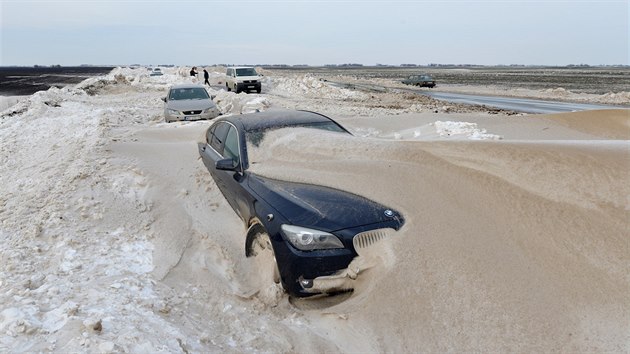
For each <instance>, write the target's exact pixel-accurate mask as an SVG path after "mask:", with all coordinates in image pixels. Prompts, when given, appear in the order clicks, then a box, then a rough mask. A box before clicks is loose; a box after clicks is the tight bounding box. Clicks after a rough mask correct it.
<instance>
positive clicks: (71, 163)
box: [0, 68, 630, 353]
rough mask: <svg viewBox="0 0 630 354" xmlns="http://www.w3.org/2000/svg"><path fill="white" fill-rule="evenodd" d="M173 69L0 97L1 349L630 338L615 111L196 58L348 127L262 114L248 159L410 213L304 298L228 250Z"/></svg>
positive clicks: (351, 346)
mask: <svg viewBox="0 0 630 354" xmlns="http://www.w3.org/2000/svg"><path fill="white" fill-rule="evenodd" d="M188 70H189V68H164V69H163V71H164V75H163V76H161V77H160V76H158V77H151V76H149V71H148V70H146V68H136V69H129V68H116V69H114V70H113V71H112V72H111V73H109V74H107V75H104V76H100V77H94V78H91V79H88V80H85V81H84V82H82V83H80V84H78V85H74V86H67V87H64V88H51V89H49V90H47V91H42V92H38V93H36V94H34V95H31V96H29V97H25V98H23V99H21V100H20V101H19V102H18V103H17V104H15V105H12V106H11V107H9V108H8V109H6V110H4V111H2V112H1V113H0V171H1V173H0V352H3V353H4V352H64V353H65V352H99V353H113V352H116V353H119V352H131V353H152V352H186V353H190V352H221V353H223V352H239V353H240V352H295V351H297V352H416V351H427V352H446V351H451V352H465V351H490V352H504V351H519V352H554V351H565V352H601V351H612V352H627V351H628V343H630V341H629V338H628V333H630V331H629V330H628V323H630V322H629V321H628V318H630V315H629V313H628V309H630V306H628V305H629V304H628V296H627V289H628V278H627V269H628V243H627V230H628V221H627V212H628V209H629V207H628V201H627V196H628V194H629V193H630V191H629V187H628V184H627V183H626V181H627V180H628V178H629V176H628V171H630V169H629V168H628V152H627V136H628V125H627V111H600V112H581V113H571V114H566V115H549V116H534V115H529V116H527V115H507V114H502V113H501V112H486V111H482V110H479V109H473V108H471V109H468V108H466V107H464V106H450V105H449V106H443V105H441V106H435V102H432V101H429V100H425V99H419V98H417V97H415V96H412V95H400V94H391V93H378V92H373V93H369V94H368V93H365V92H357V91H352V90H347V89H342V88H339V87H336V86H333V85H331V84H330V83H328V82H326V81H321V80H319V79H316V78H315V77H313V76H310V75H293V74H286V75H282V74H277V73H275V72H273V71H271V70H266V71H265V72H264V74H265V76H264V78H263V80H264V81H263V92H262V93H261V94H245V93H239V94H235V93H234V92H227V91H226V90H225V89H224V86H223V84H224V75H223V73H222V69H221V68H209V71H210V72H211V73H212V75H211V84H212V86H211V87H209V88H208V92H209V93H210V95H212V96H214V100H215V102H216V103H217V105H218V107H219V109H220V110H221V112H222V113H223V114H224V115H236V114H242V113H248V112H253V111H256V110H261V111H262V110H273V109H281V108H298V109H310V110H313V111H317V112H322V113H325V114H327V115H329V116H331V117H332V118H335V119H336V120H338V121H339V122H340V123H341V124H342V125H344V126H345V127H347V128H348V129H349V130H350V131H352V132H353V133H354V136H349V135H339V134H334V133H324V132H319V131H311V130H306V129H295V130H294V131H292V130H291V129H283V130H279V131H276V132H270V133H269V135H268V136H267V137H266V139H267V140H265V141H264V142H263V144H262V145H261V146H260V147H259V149H258V150H253V151H251V153H252V161H253V162H256V164H253V163H252V169H253V171H254V172H257V173H260V174H264V175H267V176H269V177H274V178H281V179H289V180H296V181H299V182H305V183H317V184H322V185H327V186H330V187H334V188H340V189H343V190H348V191H350V192H353V193H356V194H360V195H363V196H365V197H368V198H370V199H373V200H375V201H378V202H381V203H384V204H386V205H388V206H391V207H392V208H396V210H400V211H401V212H402V213H403V215H404V216H405V219H406V223H405V227H404V228H403V229H402V230H401V231H399V232H397V233H395V235H394V237H392V239H391V240H390V241H388V242H386V243H384V244H382V245H379V246H378V247H381V248H377V249H375V250H372V251H373V252H374V253H376V254H377V255H383V257H381V258H386V262H384V264H383V265H382V266H381V267H375V268H373V269H370V270H369V272H366V273H364V274H361V275H362V276H361V277H360V278H359V279H358V281H357V284H356V287H355V291H354V292H353V293H351V294H345V295H344V296H340V297H334V298H332V299H331V298H323V299H309V300H307V301H298V300H296V299H290V298H289V297H288V296H287V295H285V294H282V293H279V292H277V290H278V289H277V288H276V289H271V291H268V292H266V293H265V290H269V288H262V289H261V288H260V287H259V285H258V284H257V281H256V280H257V278H256V275H257V270H256V266H257V263H256V262H255V261H254V260H252V259H247V258H245V257H244V240H243V237H244V233H245V226H244V225H243V223H242V222H241V220H239V218H238V216H237V215H236V214H235V213H234V212H233V211H232V209H231V208H230V206H229V204H228V203H227V202H226V201H225V199H224V198H223V196H222V194H221V192H220V191H219V189H218V187H217V186H216V185H215V184H214V182H213V180H212V178H211V177H210V174H209V172H208V170H207V169H206V167H205V166H204V165H203V163H202V162H201V161H200V160H199V154H198V145H197V143H198V142H199V139H200V137H204V136H205V131H206V129H207V128H208V127H209V126H210V125H211V124H212V121H199V122H176V123H170V124H167V123H165V122H164V117H163V102H162V101H161V99H162V97H164V96H165V95H166V91H167V90H168V87H170V86H171V85H173V84H177V83H190V82H197V83H199V80H198V79H197V78H191V77H189V76H188ZM201 139H203V138H201ZM476 139H483V140H484V141H477V140H476ZM202 142H203V140H202ZM341 207H343V206H341Z"/></svg>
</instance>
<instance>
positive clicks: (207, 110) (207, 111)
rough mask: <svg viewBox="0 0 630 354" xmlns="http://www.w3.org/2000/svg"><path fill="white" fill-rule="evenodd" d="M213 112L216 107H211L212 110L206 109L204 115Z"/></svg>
mask: <svg viewBox="0 0 630 354" xmlns="http://www.w3.org/2000/svg"><path fill="white" fill-rule="evenodd" d="M212 111H214V107H210V108H207V109H204V110H203V113H211V112H212Z"/></svg>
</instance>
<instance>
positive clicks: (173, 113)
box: [166, 109, 179, 116]
mask: <svg viewBox="0 0 630 354" xmlns="http://www.w3.org/2000/svg"><path fill="white" fill-rule="evenodd" d="M166 111H167V112H168V114H170V115H172V116H178V115H179V111H176V110H174V109H167V110H166Z"/></svg>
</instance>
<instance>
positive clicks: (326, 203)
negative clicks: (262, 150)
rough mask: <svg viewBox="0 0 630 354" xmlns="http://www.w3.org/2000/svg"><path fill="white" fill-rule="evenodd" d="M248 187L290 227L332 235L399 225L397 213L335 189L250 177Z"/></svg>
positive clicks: (256, 176)
mask: <svg viewBox="0 0 630 354" xmlns="http://www.w3.org/2000/svg"><path fill="white" fill-rule="evenodd" d="M249 186H250V188H251V189H252V190H253V191H254V192H255V193H256V194H257V195H258V196H259V197H260V198H261V199H263V200H264V201H265V202H267V203H268V204H270V205H271V206H272V207H273V208H275V209H276V210H277V211H278V212H279V213H280V214H282V216H284V217H285V218H286V219H287V220H288V221H289V222H290V223H292V224H294V225H299V226H304V227H308V228H313V229H317V230H321V231H326V232H333V231H337V230H342V229H347V228H353V227H358V226H363V225H368V224H374V223H378V222H384V221H392V220H399V221H400V222H401V224H402V217H401V216H400V214H399V213H398V212H396V211H393V210H391V209H389V208H387V207H385V206H383V205H381V204H379V203H376V202H374V201H371V200H369V199H367V198H364V197H361V196H358V195H356V194H352V193H348V192H345V191H341V190H338V189H333V188H328V187H322V186H316V185H311V184H303V183H293V182H286V181H278V180H273V179H268V178H263V177H260V176H258V175H253V174H250V178H249ZM389 213H391V214H389ZM388 214H389V215H388Z"/></svg>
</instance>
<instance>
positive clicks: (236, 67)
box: [226, 66, 254, 69]
mask: <svg viewBox="0 0 630 354" xmlns="http://www.w3.org/2000/svg"><path fill="white" fill-rule="evenodd" d="M253 68H254V67H253V66H228V67H227V68H226V69H253Z"/></svg>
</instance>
